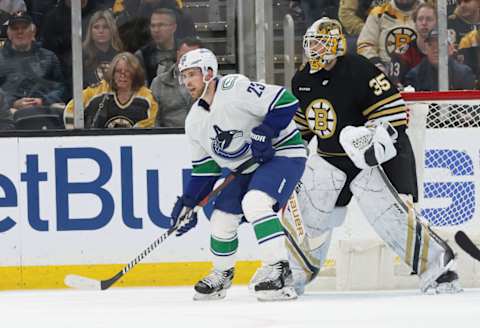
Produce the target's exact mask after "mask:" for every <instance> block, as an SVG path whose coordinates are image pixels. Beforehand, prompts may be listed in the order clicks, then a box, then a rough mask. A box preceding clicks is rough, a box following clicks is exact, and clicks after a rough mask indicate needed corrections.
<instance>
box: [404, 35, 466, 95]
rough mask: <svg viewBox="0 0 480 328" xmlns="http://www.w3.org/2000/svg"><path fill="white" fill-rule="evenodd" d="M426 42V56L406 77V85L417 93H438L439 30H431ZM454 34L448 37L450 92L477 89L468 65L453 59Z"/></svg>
mask: <svg viewBox="0 0 480 328" xmlns="http://www.w3.org/2000/svg"><path fill="white" fill-rule="evenodd" d="M425 41H426V47H425V48H426V56H425V58H423V59H422V61H421V62H420V64H418V65H417V66H415V67H414V68H412V69H411V70H410V71H409V72H408V73H407V75H406V76H405V80H406V85H411V86H413V87H414V88H415V90H416V91H438V30H437V29H433V30H431V31H430V32H429V33H428V35H427V38H426V39H425ZM454 50H455V48H454V40H453V39H452V34H450V33H449V36H448V56H449V57H448V80H449V87H448V88H449V90H468V89H474V88H475V77H474V75H473V72H472V70H471V69H470V67H468V66H467V65H463V64H460V63H459V62H457V61H456V60H455V59H453V58H452V54H453V52H454Z"/></svg>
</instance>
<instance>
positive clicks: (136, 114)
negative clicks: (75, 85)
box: [64, 80, 158, 128]
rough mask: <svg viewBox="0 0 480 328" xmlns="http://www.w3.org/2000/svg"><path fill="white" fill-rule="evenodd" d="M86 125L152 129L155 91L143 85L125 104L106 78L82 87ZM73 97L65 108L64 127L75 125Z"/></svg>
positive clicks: (155, 112)
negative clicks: (153, 93) (95, 83)
mask: <svg viewBox="0 0 480 328" xmlns="http://www.w3.org/2000/svg"><path fill="white" fill-rule="evenodd" d="M83 106H84V118H85V128H90V127H100V128H132V127H139V128H152V127H153V126H154V123H155V118H156V116H157V111H158V105H157V102H156V101H155V99H154V98H153V95H152V92H151V91H150V89H148V88H147V87H141V88H140V89H139V90H138V91H137V92H135V93H134V94H133V95H132V97H131V98H130V100H129V101H128V102H127V103H125V104H122V103H120V101H119V100H118V99H117V96H116V94H115V92H114V91H113V90H112V89H111V88H110V86H109V85H108V83H106V82H105V80H102V81H101V82H100V83H99V84H97V85H95V86H92V87H88V88H86V89H85V90H83ZM73 115H74V106H73V99H72V100H71V101H70V102H69V103H68V104H67V107H66V108H65V111H64V121H65V126H66V127H67V128H70V127H71V126H72V125H73Z"/></svg>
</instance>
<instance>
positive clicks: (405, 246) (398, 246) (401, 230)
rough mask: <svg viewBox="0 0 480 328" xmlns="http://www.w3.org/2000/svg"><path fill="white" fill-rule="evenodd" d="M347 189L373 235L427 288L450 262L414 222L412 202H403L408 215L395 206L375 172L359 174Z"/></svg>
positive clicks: (394, 200)
mask: <svg viewBox="0 0 480 328" xmlns="http://www.w3.org/2000/svg"><path fill="white" fill-rule="evenodd" d="M350 189H351V191H352V193H353V196H354V197H355V199H356V200H357V202H358V205H359V207H360V209H361V210H362V212H363V214H364V215H365V217H366V218H367V220H368V221H369V222H370V224H371V225H372V227H373V228H374V230H375V231H376V232H377V234H378V235H379V236H380V237H381V238H382V239H383V240H384V242H385V243H386V244H387V245H388V246H389V247H390V248H391V249H392V250H393V251H394V252H395V253H396V254H397V255H398V256H400V257H401V258H402V260H403V261H404V262H405V263H406V264H407V265H409V266H410V267H411V268H412V271H413V272H414V273H417V274H419V275H420V278H421V283H420V285H421V286H425V285H429V284H431V283H432V282H433V281H434V280H435V279H437V278H438V277H439V276H440V275H441V274H442V273H443V272H446V271H447V270H448V268H449V265H450V264H449V262H450V261H451V260H453V258H450V259H447V257H449V255H447V254H446V253H447V252H446V251H447V250H445V249H444V248H443V247H442V246H441V245H440V244H439V243H438V242H437V241H436V240H435V239H434V238H432V237H431V234H430V232H429V230H428V229H425V228H424V227H423V225H422V224H420V223H419V222H417V220H416V219H415V213H414V210H413V202H411V201H409V200H407V201H406V202H405V203H406V204H407V205H408V207H409V210H408V211H406V210H405V209H404V208H403V207H402V206H401V205H400V204H399V203H398V202H397V200H396V199H395V197H394V196H393V195H392V193H391V192H390V190H389V189H388V187H387V186H386V185H385V182H384V181H383V180H382V177H381V176H380V172H379V171H378V168H376V167H373V168H369V169H365V170H362V171H361V172H360V173H359V174H358V176H357V177H356V178H355V179H354V180H353V181H352V183H351V184H350ZM401 196H402V195H401ZM402 197H405V196H402ZM421 288H422V290H423V287H421Z"/></svg>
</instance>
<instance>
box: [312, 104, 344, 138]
mask: <svg viewBox="0 0 480 328" xmlns="http://www.w3.org/2000/svg"><path fill="white" fill-rule="evenodd" d="M305 117H306V118H307V124H308V128H309V129H310V130H311V131H312V132H313V133H315V134H316V135H317V136H319V137H320V138H321V139H327V138H330V137H331V136H332V135H333V134H334V133H335V128H336V127H337V113H335V110H334V109H333V106H332V104H331V103H330V102H329V101H328V100H327V99H315V100H314V101H312V102H311V103H310V105H308V107H307V110H306V112H305Z"/></svg>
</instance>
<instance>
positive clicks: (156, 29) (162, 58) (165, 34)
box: [135, 8, 177, 85]
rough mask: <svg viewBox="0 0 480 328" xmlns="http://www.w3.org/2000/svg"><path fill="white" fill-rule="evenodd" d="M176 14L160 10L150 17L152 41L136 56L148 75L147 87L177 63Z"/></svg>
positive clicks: (136, 53) (167, 10)
mask: <svg viewBox="0 0 480 328" xmlns="http://www.w3.org/2000/svg"><path fill="white" fill-rule="evenodd" d="M175 19H176V17H175V13H174V12H173V11H172V10H170V9H165V8H158V9H155V10H154V11H153V12H152V15H151V16H150V35H151V37H152V41H151V42H150V43H148V44H147V45H145V46H143V47H142V48H140V49H139V50H138V51H137V52H135V55H136V56H137V57H138V59H139V60H140V63H141V64H142V66H143V68H144V69H145V71H146V73H147V85H150V83H152V80H153V78H154V77H155V76H156V75H158V74H160V73H163V72H165V71H166V70H167V69H168V68H169V67H170V66H172V65H173V64H174V63H175V61H176V51H177V45H176V42H175V36H174V35H175V30H176V29H177V22H176V20H175Z"/></svg>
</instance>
